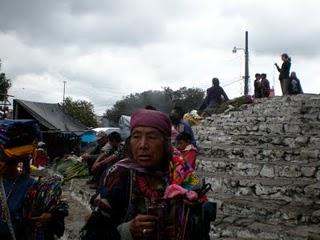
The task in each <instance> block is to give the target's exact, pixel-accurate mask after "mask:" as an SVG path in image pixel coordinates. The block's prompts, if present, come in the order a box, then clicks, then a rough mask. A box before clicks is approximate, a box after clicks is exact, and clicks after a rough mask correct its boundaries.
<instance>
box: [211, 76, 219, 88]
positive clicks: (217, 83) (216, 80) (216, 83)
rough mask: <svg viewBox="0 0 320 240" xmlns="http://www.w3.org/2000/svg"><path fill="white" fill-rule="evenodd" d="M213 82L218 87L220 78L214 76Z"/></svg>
mask: <svg viewBox="0 0 320 240" xmlns="http://www.w3.org/2000/svg"><path fill="white" fill-rule="evenodd" d="M212 84H213V86H215V87H218V86H219V85H220V82H219V79H218V78H212Z"/></svg>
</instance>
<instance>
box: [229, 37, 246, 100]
mask: <svg viewBox="0 0 320 240" xmlns="http://www.w3.org/2000/svg"><path fill="white" fill-rule="evenodd" d="M245 43H246V45H245V48H238V47H233V49H232V52H233V53H236V52H237V51H238V50H243V51H244V57H245V66H244V95H248V94H249V86H248V83H249V50H248V31H246V37H245Z"/></svg>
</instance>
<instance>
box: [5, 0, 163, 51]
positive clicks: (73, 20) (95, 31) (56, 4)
mask: <svg viewBox="0 0 320 240" xmlns="http://www.w3.org/2000/svg"><path fill="white" fill-rule="evenodd" d="M142 3H146V1H142ZM148 6H150V3H149V4H145V6H144V4H140V7H141V8H139V6H136V7H135V5H134V3H133V2H132V1H125V2H123V3H122V4H120V3H118V1H98V0H95V1H90V2H88V1H85V0H79V1H75V0H74V1H70V2H67V1H62V0H57V1H41V0H30V1H12V0H2V2H1V9H0V30H1V31H2V32H15V33H16V34H17V35H18V36H19V37H20V38H21V39H22V40H23V41H25V42H26V43H27V44H30V45H35V46H37V45H42V46H49V45H53V46H57V45H60V46H63V45H64V46H65V45H77V44H82V45H83V44H84V45H89V44H96V45H103V44H111V45H112V44H117V45H119V44H123V45H134V46H136V45H138V46H139V45H142V44H145V43H148V42H153V41H157V40H159V38H161V34H162V31H163V25H162V21H161V17H157V15H154V14H153V13H152V11H149V10H152V9H148ZM135 10H136V11H135ZM138 10H139V11H138Z"/></svg>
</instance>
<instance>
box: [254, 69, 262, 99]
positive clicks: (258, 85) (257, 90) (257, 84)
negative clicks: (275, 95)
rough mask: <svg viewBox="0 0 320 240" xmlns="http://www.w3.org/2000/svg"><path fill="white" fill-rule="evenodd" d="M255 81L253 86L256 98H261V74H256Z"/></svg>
mask: <svg viewBox="0 0 320 240" xmlns="http://www.w3.org/2000/svg"><path fill="white" fill-rule="evenodd" d="M255 78H256V79H255V80H254V82H253V86H254V97H255V98H261V83H260V79H261V74H260V73H256V74H255Z"/></svg>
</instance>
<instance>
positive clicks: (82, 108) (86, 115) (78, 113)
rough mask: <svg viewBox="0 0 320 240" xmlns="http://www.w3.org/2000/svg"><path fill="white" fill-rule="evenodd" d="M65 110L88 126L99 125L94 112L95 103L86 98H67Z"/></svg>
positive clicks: (64, 105)
mask: <svg viewBox="0 0 320 240" xmlns="http://www.w3.org/2000/svg"><path fill="white" fill-rule="evenodd" d="M63 107H64V111H65V112H66V113H67V114H69V115H70V116H72V117H73V118H75V119H77V120H78V121H79V122H81V123H82V124H84V125H85V126H87V127H90V128H91V127H93V128H94V127H97V126H98V122H97V119H96V116H95V114H94V108H93V104H92V103H91V102H88V101H84V100H77V101H73V100H72V98H69V97H68V98H66V99H65V101H64V104H63Z"/></svg>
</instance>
